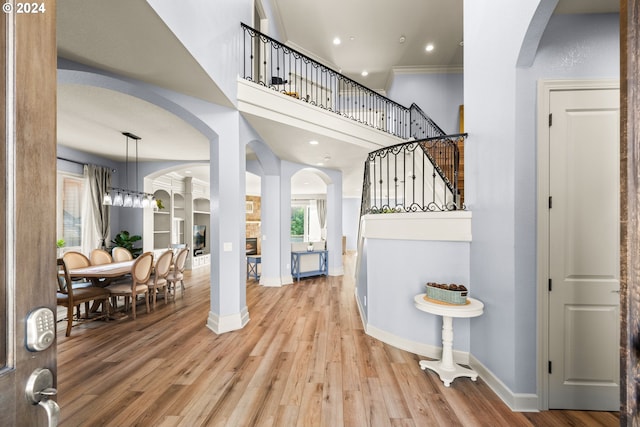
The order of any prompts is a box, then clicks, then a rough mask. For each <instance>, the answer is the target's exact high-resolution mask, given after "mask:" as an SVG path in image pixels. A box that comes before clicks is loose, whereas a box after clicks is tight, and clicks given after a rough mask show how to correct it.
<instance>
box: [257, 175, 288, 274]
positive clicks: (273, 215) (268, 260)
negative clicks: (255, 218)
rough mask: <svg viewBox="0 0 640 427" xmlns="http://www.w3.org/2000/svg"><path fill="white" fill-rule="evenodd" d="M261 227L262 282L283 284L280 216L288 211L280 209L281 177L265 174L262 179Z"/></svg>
mask: <svg viewBox="0 0 640 427" xmlns="http://www.w3.org/2000/svg"><path fill="white" fill-rule="evenodd" d="M260 193H261V196H260V197H261V211H260V221H261V224H260V229H261V233H262V236H261V237H262V252H261V255H262V265H261V268H262V272H261V274H260V284H261V285H263V286H281V285H282V284H283V283H282V278H281V276H280V264H281V262H280V260H281V255H282V254H281V251H280V238H281V233H280V227H281V221H280V217H281V216H282V215H287V212H284V213H283V212H281V210H280V177H279V176H274V175H265V176H262V179H261V191H260Z"/></svg>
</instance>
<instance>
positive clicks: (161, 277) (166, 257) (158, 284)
mask: <svg viewBox="0 0 640 427" xmlns="http://www.w3.org/2000/svg"><path fill="white" fill-rule="evenodd" d="M172 263H173V251H172V250H167V251H165V252H163V253H162V255H160V257H159V258H158V261H156V266H155V272H154V273H153V278H152V279H151V280H150V281H149V297H150V298H151V297H153V309H154V310H155V309H156V295H157V293H158V291H159V290H160V289H164V302H165V304H166V303H167V296H168V286H167V275H168V274H169V271H170V270H171V264H172Z"/></svg>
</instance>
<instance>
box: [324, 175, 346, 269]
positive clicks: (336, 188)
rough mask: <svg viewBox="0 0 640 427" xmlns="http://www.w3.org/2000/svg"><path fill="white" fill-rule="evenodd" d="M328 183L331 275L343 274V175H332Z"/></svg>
mask: <svg viewBox="0 0 640 427" xmlns="http://www.w3.org/2000/svg"><path fill="white" fill-rule="evenodd" d="M331 179H332V183H331V184H329V185H327V250H328V251H329V276H342V275H343V274H344V266H343V265H342V176H341V175H339V174H334V175H332V176H331Z"/></svg>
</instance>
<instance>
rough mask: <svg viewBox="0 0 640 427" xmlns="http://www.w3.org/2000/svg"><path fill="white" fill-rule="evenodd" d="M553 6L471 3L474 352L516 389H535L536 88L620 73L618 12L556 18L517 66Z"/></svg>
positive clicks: (468, 167)
mask: <svg viewBox="0 0 640 427" xmlns="http://www.w3.org/2000/svg"><path fill="white" fill-rule="evenodd" d="M545 2H547V1H546V0H541V1H538V0H522V1H521V2H518V4H517V5H516V4H514V3H513V2H511V1H510V0H473V1H471V0H466V1H465V82H464V85H465V102H464V104H465V127H466V129H465V130H466V131H467V132H468V133H469V139H468V140H467V144H466V148H467V150H466V151H465V176H466V178H467V182H466V183H465V193H466V194H465V195H466V196H467V206H468V207H469V208H470V209H471V211H472V212H473V242H472V245H471V247H472V249H471V289H472V290H473V293H474V294H475V295H477V296H478V298H479V299H481V300H482V301H483V302H484V303H485V314H484V315H483V316H481V317H479V318H477V319H475V320H474V321H473V322H472V323H471V353H472V354H473V355H474V356H475V357H476V358H477V359H478V360H479V361H480V362H481V363H483V364H484V365H485V366H486V367H487V368H488V369H489V370H490V371H492V372H493V373H494V374H495V375H496V376H497V377H498V378H499V379H500V380H501V381H502V382H503V383H504V384H505V385H506V386H507V387H508V388H509V389H510V390H511V391H512V392H514V393H536V391H537V389H536V379H537V341H536V327H537V308H536V289H537V277H536V273H537V271H536V226H537V218H536V197H537V192H536V191H537V190H536V174H537V164H536V154H537V146H536V143H537V135H536V123H537V83H538V81H539V80H541V79H577V78H580V79H582V78H617V77H618V63H619V60H618V51H619V46H618V37H619V33H618V16H617V15H577V16H568V15H566V16H565V15H562V16H553V17H552V18H551V20H550V22H549V23H548V25H547V28H546V30H545V32H544V34H543V36H542V38H541V40H540V43H539V46H538V50H537V54H536V59H535V61H534V63H533V65H532V66H531V67H526V68H517V67H516V63H517V60H518V56H519V53H520V47H521V46H522V42H523V40H524V37H525V33H526V31H527V29H528V26H529V24H530V23H531V21H532V16H533V15H534V11H535V10H536V8H537V6H538V4H540V3H545ZM505 15H508V16H509V17H510V19H509V20H505V19H504V16H505ZM506 21H508V23H507V22H506ZM471 35H473V37H471Z"/></svg>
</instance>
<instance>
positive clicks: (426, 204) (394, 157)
mask: <svg viewBox="0 0 640 427" xmlns="http://www.w3.org/2000/svg"><path fill="white" fill-rule="evenodd" d="M466 137H467V134H466V133H459V134H452V135H443V136H435V137H431V138H424V139H420V140H414V141H409V142H403V143H400V144H396V145H391V146H389V147H384V148H381V149H379V150H375V151H372V152H371V153H369V154H368V155H367V159H366V161H365V163H364V177H363V181H362V182H363V185H362V198H361V205H360V216H363V215H366V214H369V213H404V212H434V211H451V210H463V209H464V208H465V207H464V205H463V204H462V203H460V200H459V194H458V185H457V178H458V171H459V166H460V165H459V160H460V156H459V150H458V145H457V142H458V141H459V140H460V139H464V138H466ZM443 148H444V149H446V150H450V153H451V154H450V157H449V160H450V161H451V165H450V166H451V169H452V174H451V175H452V178H451V179H450V178H448V177H447V174H445V173H444V171H443V170H442V168H441V167H440V166H439V165H438V162H437V161H436V159H434V158H433V155H432V152H433V151H434V149H435V150H439V149H443ZM415 153H421V154H422V157H420V156H418V159H417V160H416V157H415ZM407 157H411V158H412V159H411V164H409V165H407V160H406V158H407ZM425 158H426V159H427V160H428V161H429V163H430V164H431V165H432V166H433V168H432V169H431V170H429V171H427V170H425V169H426V168H425V163H424V160H425ZM385 161H386V163H385ZM416 162H417V163H416ZM420 162H422V163H421V166H422V167H421V168H420V167H418V169H420V170H421V171H422V176H421V177H419V176H417V175H416V166H420ZM427 172H428V173H429V177H428V178H427ZM418 178H420V179H419V180H418V181H416V180H417V179H418ZM407 179H411V182H410V188H407V184H406V181H407ZM427 179H430V182H429V183H427ZM392 183H393V184H392ZM416 184H418V185H417V187H419V188H418V191H422V197H421V198H419V197H417V195H416ZM439 184H441V193H440V194H437V186H438V185H439ZM400 186H402V188H401V189H399V187H400ZM429 186H430V187H429ZM427 188H430V189H431V195H430V196H427V195H426V192H425V191H426V189H427ZM408 191H409V192H410V193H411V194H410V197H409V200H407V199H406V196H407V195H408V193H407V192H408Z"/></svg>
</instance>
